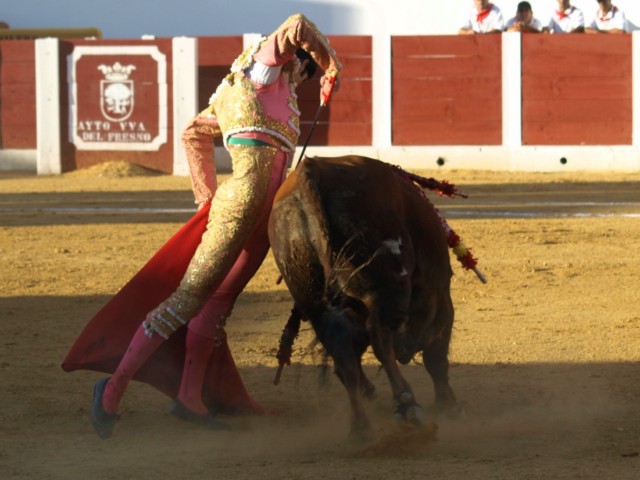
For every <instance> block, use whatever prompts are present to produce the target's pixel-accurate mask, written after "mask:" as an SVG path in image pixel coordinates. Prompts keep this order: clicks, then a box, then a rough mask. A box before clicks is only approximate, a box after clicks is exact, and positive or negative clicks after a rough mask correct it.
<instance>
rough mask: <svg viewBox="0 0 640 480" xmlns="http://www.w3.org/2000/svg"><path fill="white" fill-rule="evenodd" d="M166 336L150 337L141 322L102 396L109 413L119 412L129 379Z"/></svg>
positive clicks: (103, 406) (104, 406) (155, 335)
mask: <svg viewBox="0 0 640 480" xmlns="http://www.w3.org/2000/svg"><path fill="white" fill-rule="evenodd" d="M162 342H164V338H162V337H161V336H160V335H157V334H154V335H153V336H152V337H149V336H148V335H147V334H146V333H145V332H144V326H143V325H142V324H141V325H140V326H139V327H138V330H136V333H135V334H134V335H133V338H132V339H131V343H129V348H127V351H126V352H125V354H124V356H123V357H122V360H120V364H119V365H118V368H117V369H116V371H115V372H114V374H113V375H112V376H111V378H110V379H109V382H108V383H107V386H106V387H105V389H104V395H103V396H102V408H104V410H105V412H107V413H118V409H119V407H120V400H122V397H123V396H124V392H125V390H126V389H127V385H129V381H130V380H131V379H132V378H133V376H134V375H135V374H136V372H137V371H138V369H139V368H140V367H141V366H142V364H144V362H146V361H147V359H148V358H149V357H150V356H151V355H152V354H153V352H155V351H156V349H157V348H158V347H159V346H160V345H162Z"/></svg>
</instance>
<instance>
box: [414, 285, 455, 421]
mask: <svg viewBox="0 0 640 480" xmlns="http://www.w3.org/2000/svg"><path fill="white" fill-rule="evenodd" d="M435 322H436V324H438V325H444V326H445V327H444V330H443V331H442V333H441V335H440V336H439V337H437V338H435V339H432V340H431V341H430V342H429V343H428V345H427V346H426V348H425V349H424V350H423V351H422V360H423V363H424V366H425V368H426V370H427V372H428V373H429V375H430V376H431V380H432V381H433V388H434V393H435V409H436V411H437V412H439V413H444V414H446V415H448V416H451V417H458V416H461V415H464V409H463V408H462V406H461V405H460V404H459V403H458V401H457V400H456V397H455V395H454V393H453V389H452V388H451V386H450V385H449V358H448V356H449V343H450V341H451V328H452V326H453V304H452V303H451V298H450V297H449V296H448V295H447V296H444V298H442V299H441V300H440V301H439V305H438V310H437V312H436V318H435Z"/></svg>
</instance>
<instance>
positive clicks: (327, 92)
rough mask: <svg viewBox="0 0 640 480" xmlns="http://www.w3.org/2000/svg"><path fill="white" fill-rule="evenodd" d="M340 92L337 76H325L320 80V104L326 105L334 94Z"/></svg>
mask: <svg viewBox="0 0 640 480" xmlns="http://www.w3.org/2000/svg"><path fill="white" fill-rule="evenodd" d="M338 90H340V80H339V79H338V77H337V76H334V75H327V74H324V75H323V76H322V78H321V79H320V104H321V105H326V104H327V103H329V99H330V98H331V95H332V94H333V93H334V92H337V91H338Z"/></svg>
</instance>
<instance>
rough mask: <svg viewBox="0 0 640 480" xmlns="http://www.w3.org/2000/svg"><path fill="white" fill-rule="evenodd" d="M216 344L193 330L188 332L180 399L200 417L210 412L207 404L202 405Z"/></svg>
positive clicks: (212, 339)
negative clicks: (205, 383)
mask: <svg viewBox="0 0 640 480" xmlns="http://www.w3.org/2000/svg"><path fill="white" fill-rule="evenodd" d="M215 342H216V341H215V339H214V338H208V337H203V336H202V335H198V334H197V333H196V332H194V331H192V330H191V329H188V330H187V340H186V350H187V351H186V355H185V359H184V369H183V371H182V381H181V382H180V392H179V393H178V399H179V400H180V401H181V402H182V404H183V405H185V406H186V407H187V408H188V409H189V410H191V411H192V412H194V413H197V414H200V415H205V414H207V413H208V412H209V410H208V409H207V407H206V406H205V404H204V403H202V385H203V384H204V376H205V374H206V373H207V367H208V366H209V359H210V358H211V354H212V353H213V347H214V346H215Z"/></svg>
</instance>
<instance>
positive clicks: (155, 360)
mask: <svg viewBox="0 0 640 480" xmlns="http://www.w3.org/2000/svg"><path fill="white" fill-rule="evenodd" d="M209 207H210V205H209V204H207V206H206V207H205V208H202V209H201V210H200V211H198V212H197V213H196V214H195V215H194V217H193V218H192V219H191V220H190V221H189V222H187V223H186V224H185V225H184V226H183V227H182V228H181V229H180V230H179V231H178V232H177V233H176V234H175V235H174V236H173V237H171V239H169V241H168V242H167V243H166V244H164V245H163V247H162V248H161V249H160V250H159V251H158V252H157V253H156V254H155V255H154V256H153V258H151V260H149V262H147V264H146V265H145V266H144V267H142V269H141V270H140V271H139V272H138V273H137V274H136V275H135V276H134V277H133V278H132V279H131V280H130V281H129V283H127V284H126V285H125V286H124V287H123V288H122V290H120V291H119V292H118V293H117V294H116V296H114V297H113V298H112V299H111V300H110V301H109V302H108V303H107V304H106V305H105V306H104V307H103V308H102V309H101V310H100V311H99V312H98V313H97V315H96V316H95V317H93V318H92V319H91V320H90V321H89V323H88V324H87V325H86V326H85V328H84V330H82V333H80V336H79V337H78V338H77V340H76V341H75V343H74V344H73V346H72V347H71V350H69V353H68V354H67V356H66V358H65V359H64V362H63V363H62V368H63V370H65V371H67V372H71V371H74V370H95V371H98V372H106V373H113V372H114V371H115V369H116V367H117V366H118V364H119V363H120V359H121V358H122V356H123V355H124V352H125V351H126V349H127V347H128V346H129V342H130V340H131V338H132V337H133V334H134V333H135V331H136V330H137V329H138V327H139V326H140V324H141V323H142V321H143V320H144V319H145V317H146V315H147V313H148V312H150V311H151V310H153V309H154V308H155V307H156V306H157V305H158V304H160V302H162V301H163V300H165V299H166V298H167V297H168V296H169V295H171V294H172V293H173V292H174V291H175V289H176V288H177V287H178V285H179V283H180V281H181V280H182V277H183V275H184V273H185V271H186V270H187V267H188V265H189V262H190V261H191V258H192V257H193V254H194V253H195V251H196V248H197V247H198V244H199V243H200V240H201V238H202V234H203V233H204V231H205V229H206V225H207V219H208V216H209ZM186 332H187V329H186V327H182V328H181V329H179V330H178V331H176V332H175V333H174V334H173V335H172V336H171V337H170V338H169V340H167V341H166V342H164V343H163V344H162V345H161V346H160V348H158V350H157V351H156V352H155V353H154V354H153V355H152V356H151V357H150V358H149V360H147V362H146V363H145V364H144V365H143V366H142V368H140V370H139V371H138V373H137V374H136V375H135V376H134V379H135V380H138V381H141V382H145V383H148V384H149V385H151V386H153V387H155V388H157V389H158V390H160V391H161V392H162V393H164V394H166V395H167V396H169V397H170V398H175V397H176V396H177V395H178V390H179V388H180V378H181V376H182V367H183V365H184V355H185V338H186ZM203 398H204V401H205V403H206V404H207V406H209V407H210V408H212V409H216V410H217V411H227V412H229V411H241V412H254V413H264V412H265V410H264V409H263V407H262V406H261V405H260V404H258V402H256V401H255V400H254V399H253V398H252V397H251V395H249V393H248V392H247V390H246V388H245V387H244V384H243V383H242V379H241V378H240V373H239V372H238V369H237V368H236V364H235V362H234V360H233V357H232V356H231V351H230V350H229V346H228V345H227V341H226V338H225V339H224V341H223V342H222V344H221V345H220V346H219V347H216V348H215V350H214V353H213V355H212V357H211V361H210V363H209V369H208V372H207V377H206V380H205V384H204V387H203Z"/></svg>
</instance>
